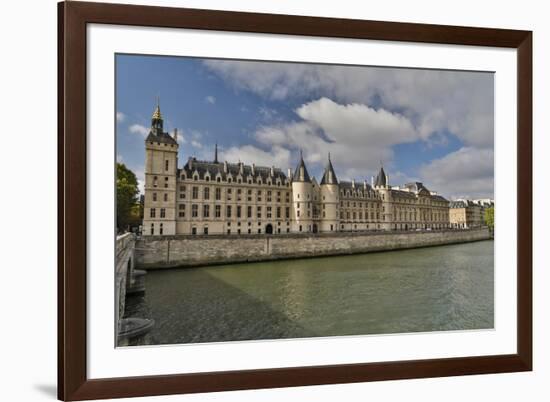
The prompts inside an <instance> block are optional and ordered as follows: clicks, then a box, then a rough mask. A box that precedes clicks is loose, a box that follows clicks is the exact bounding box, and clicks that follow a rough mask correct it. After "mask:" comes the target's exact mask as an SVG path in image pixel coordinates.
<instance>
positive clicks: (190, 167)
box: [188, 156, 193, 170]
mask: <svg viewBox="0 0 550 402" xmlns="http://www.w3.org/2000/svg"><path fill="white" fill-rule="evenodd" d="M188 164H189V170H193V157H192V156H190V157H189V162H188Z"/></svg>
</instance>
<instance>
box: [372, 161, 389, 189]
mask: <svg viewBox="0 0 550 402" xmlns="http://www.w3.org/2000/svg"><path fill="white" fill-rule="evenodd" d="M387 184H388V183H387V180H386V172H384V167H383V166H380V171H379V172H378V176H376V181H375V182H374V185H375V186H376V187H378V186H386V185H387Z"/></svg>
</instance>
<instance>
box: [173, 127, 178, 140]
mask: <svg viewBox="0 0 550 402" xmlns="http://www.w3.org/2000/svg"><path fill="white" fill-rule="evenodd" d="M174 140H175V141H176V142H178V129H177V128H174Z"/></svg>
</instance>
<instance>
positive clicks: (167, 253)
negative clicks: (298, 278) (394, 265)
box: [135, 228, 490, 269]
mask: <svg viewBox="0 0 550 402" xmlns="http://www.w3.org/2000/svg"><path fill="white" fill-rule="evenodd" d="M489 238H490V234H489V231H488V229H487V228H481V229H471V230H445V231H424V232H375V233H335V234H317V235H300V234H285V235H253V236H251V235H240V236H235V235H229V236H164V237H160V236H156V237H155V236H152V237H151V236H150V237H146V238H142V239H139V240H138V241H137V242H136V250H135V258H136V265H137V267H139V268H145V269H153V268H169V267H186V266H187V267H189V266H201V265H215V264H227V263H234V262H247V261H266V260H278V259H285V258H304V257H315V256H319V255H341V254H359V253H368V252H373V251H387V250H399V249H407V248H416V247H427V246H436V245H443V244H452V243H465V242H472V241H478V240H485V239H489Z"/></svg>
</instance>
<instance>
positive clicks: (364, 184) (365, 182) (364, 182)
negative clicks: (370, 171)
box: [363, 180, 367, 190]
mask: <svg viewBox="0 0 550 402" xmlns="http://www.w3.org/2000/svg"><path fill="white" fill-rule="evenodd" d="M363 189H364V190H366V189H367V180H363Z"/></svg>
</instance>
